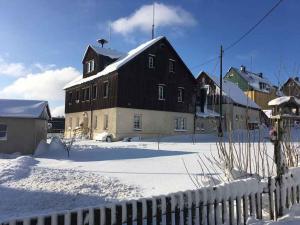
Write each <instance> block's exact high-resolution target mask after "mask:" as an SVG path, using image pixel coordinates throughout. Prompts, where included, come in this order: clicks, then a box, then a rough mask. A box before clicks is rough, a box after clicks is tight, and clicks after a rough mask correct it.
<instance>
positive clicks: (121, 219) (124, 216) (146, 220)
mask: <svg viewBox="0 0 300 225" xmlns="http://www.w3.org/2000/svg"><path fill="white" fill-rule="evenodd" d="M294 172H297V171H296V170H294ZM294 172H293V170H292V172H290V173H288V174H287V175H285V176H284V178H283V184H282V185H281V188H280V187H279V185H278V184H277V183H276V180H275V178H269V179H268V180H267V181H266V180H263V181H259V180H257V179H254V178H249V179H245V180H238V181H234V182H231V183H227V184H222V185H218V186H215V187H205V188H201V189H198V190H191V191H185V192H177V193H173V194H169V195H164V196H157V197H153V198H144V199H139V200H133V201H126V202H120V203H116V204H111V205H105V206H101V207H93V208H84V209H76V210H71V211H64V212H58V213H53V214H51V215H43V216H33V217H30V218H22V219H12V220H10V221H7V222H2V223H1V224H2V225H122V224H128V225H219V224H233V225H235V224H236V225H240V224H246V221H247V219H248V217H249V216H252V217H255V218H257V219H262V218H263V214H264V216H267V217H268V218H269V219H277V218H278V213H279V208H280V206H282V207H283V209H286V208H289V207H291V206H292V205H293V204H295V203H299V198H300V196H299V185H300V179H299V177H298V173H294ZM263 212H264V213H263Z"/></svg>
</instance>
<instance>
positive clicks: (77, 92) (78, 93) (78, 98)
mask: <svg viewBox="0 0 300 225" xmlns="http://www.w3.org/2000/svg"><path fill="white" fill-rule="evenodd" d="M79 101H80V91H79V90H77V91H76V100H75V102H76V103H77V104H78V103H79Z"/></svg>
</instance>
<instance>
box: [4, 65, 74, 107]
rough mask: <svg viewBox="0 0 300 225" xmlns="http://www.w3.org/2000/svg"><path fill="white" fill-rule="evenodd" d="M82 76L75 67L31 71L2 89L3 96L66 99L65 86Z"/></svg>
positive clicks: (50, 99) (51, 99)
mask: <svg viewBox="0 0 300 225" xmlns="http://www.w3.org/2000/svg"><path fill="white" fill-rule="evenodd" d="M79 76H80V72H79V71H77V70H76V69H75V68H73V67H65V68H62V69H52V70H47V71H43V72H39V73H35V74H33V73H30V74H27V75H25V76H24V77H21V78H18V79H16V80H15V81H14V82H13V83H12V84H10V85H8V86H6V87H5V88H4V89H3V90H1V91H0V96H1V98H21V99H40V100H47V101H49V102H51V101H61V102H63V101H64V96H65V93H64V91H63V90H62V89H63V87H64V86H65V85H66V84H67V83H69V82H70V81H72V80H73V79H76V78H77V77H79Z"/></svg>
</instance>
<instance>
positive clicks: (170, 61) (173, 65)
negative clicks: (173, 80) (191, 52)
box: [169, 59, 175, 73]
mask: <svg viewBox="0 0 300 225" xmlns="http://www.w3.org/2000/svg"><path fill="white" fill-rule="evenodd" d="M174 67H175V60H173V59H169V72H170V73H174V72H175V70H174Z"/></svg>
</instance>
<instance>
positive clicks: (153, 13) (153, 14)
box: [152, 2, 155, 39]
mask: <svg viewBox="0 0 300 225" xmlns="http://www.w3.org/2000/svg"><path fill="white" fill-rule="evenodd" d="M154 16H155V2H153V12H152V39H154Z"/></svg>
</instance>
